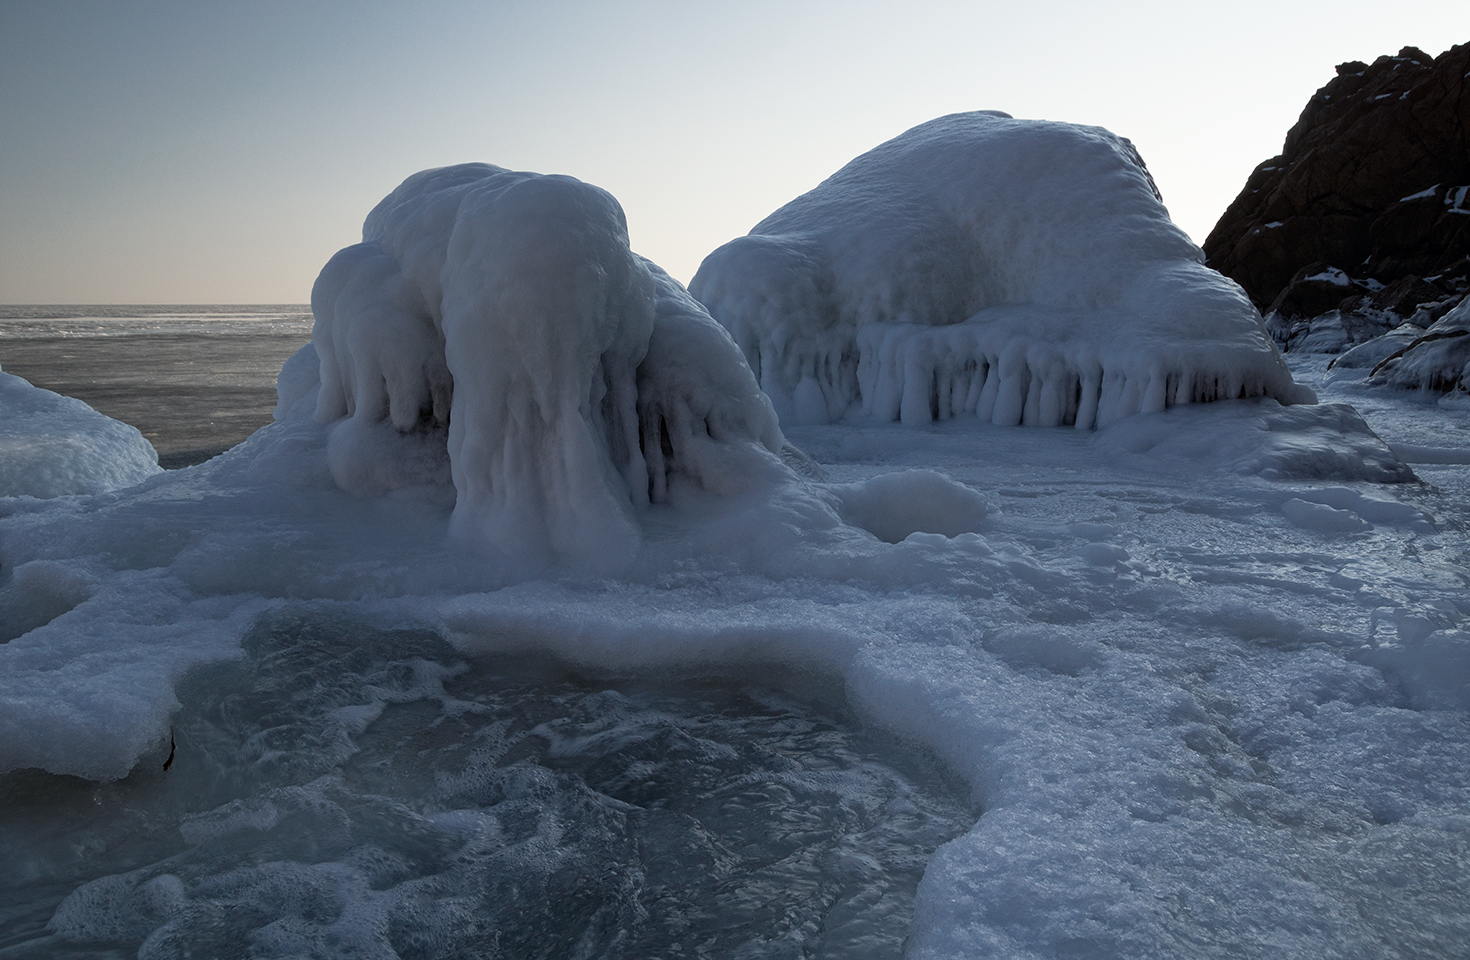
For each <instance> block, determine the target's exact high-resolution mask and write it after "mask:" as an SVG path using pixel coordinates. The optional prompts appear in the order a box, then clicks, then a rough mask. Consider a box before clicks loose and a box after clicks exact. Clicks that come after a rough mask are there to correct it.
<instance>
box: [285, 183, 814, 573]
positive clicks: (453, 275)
mask: <svg viewBox="0 0 1470 960" xmlns="http://www.w3.org/2000/svg"><path fill="white" fill-rule="evenodd" d="M312 310H313V313H314V314H315V317H316V325H315V328H314V331H313V344H314V352H315V354H316V356H317V358H318V366H317V376H318V381H319V383H317V384H313V383H308V382H307V381H306V380H305V379H304V378H303V377H302V376H301V373H302V370H304V369H305V366H304V365H306V364H309V361H310V358H309V356H308V354H307V352H305V351H303V352H302V354H301V355H300V356H301V358H302V359H301V360H299V361H298V360H296V359H294V358H293V360H292V361H290V362H288V364H287V367H289V368H290V369H289V370H288V369H285V368H283V370H282V375H281V378H280V381H279V384H278V386H279V387H280V396H281V403H280V406H279V407H278V411H277V412H278V415H280V416H282V417H289V416H293V415H296V414H293V413H292V411H293V410H296V409H297V408H298V407H300V406H301V404H302V401H304V400H305V399H306V398H308V397H309V396H310V395H311V390H312V388H313V386H315V387H316V388H317V393H316V399H315V416H316V419H317V420H318V421H319V422H321V423H323V424H325V425H326V426H327V427H328V429H329V431H330V436H329V441H328V447H327V459H328V463H329V465H330V467H331V471H332V475H333V477H334V479H335V480H336V482H337V484H338V485H339V486H341V487H342V488H344V489H346V490H349V491H351V492H353V493H357V494H361V495H370V496H371V495H379V494H383V493H386V492H389V491H391V490H394V489H397V488H401V487H406V486H422V485H432V484H436V483H437V484H440V485H441V486H442V485H443V484H444V483H445V482H446V481H447V480H452V483H453V500H454V512H453V516H452V518H451V521H450V529H451V531H452V532H454V533H456V534H458V535H460V536H464V537H470V538H475V539H480V540H483V541H488V542H489V543H491V544H493V545H495V546H496V547H497V548H498V549H500V550H502V551H503V552H505V553H507V554H509V555H511V556H513V557H516V558H518V559H523V560H526V561H530V562H532V563H542V562H551V561H560V560H569V561H572V562H573V563H574V564H575V565H577V566H579V567H581V568H584V569H592V570H609V571H610V570H616V569H618V568H620V567H621V566H623V565H624V564H626V563H627V562H628V561H629V560H630V559H631V557H632V556H633V554H634V552H635V551H636V550H637V547H638V544H639V542H640V539H641V533H640V527H639V514H640V512H641V511H643V510H646V509H647V508H648V507H649V506H650V504H654V503H662V502H666V501H668V500H669V499H670V497H671V496H672V495H673V494H674V493H675V492H676V491H677V490H678V489H679V488H680V486H681V485H683V484H690V485H693V486H694V487H697V488H700V489H703V490H709V491H712V492H715V493H730V492H734V491H738V490H742V489H748V488H749V486H750V484H752V483H755V482H758V481H759V479H760V478H762V477H771V476H774V475H776V474H781V473H783V472H784V471H785V468H784V467H782V466H781V460H780V458H779V452H780V450H781V448H782V444H783V442H784V441H783V438H782V436H781V431H780V428H779V426H778V425H777V421H776V416H775V413H774V411H773V410H772V408H771V405H770V402H769V401H768V400H767V399H766V398H765V396H764V395H763V394H762V393H761V392H760V387H759V385H758V384H757V383H756V381H755V378H754V376H753V375H752V374H751V372H750V369H749V368H748V367H747V366H746V363H745V360H744V358H743V356H742V355H741V353H740V350H739V348H737V347H736V346H735V343H734V342H733V341H732V340H731V338H730V336H729V334H728V333H726V331H725V330H724V329H723V328H722V327H720V326H719V324H717V323H715V322H714V320H713V319H711V317H710V316H709V313H708V312H707V311H706V310H705V309H704V307H702V306H701V305H700V304H699V303H697V302H696V301H695V300H694V299H693V298H691V297H690V296H689V295H688V294H687V293H686V292H685V290H684V289H683V287H682V286H680V285H679V284H678V283H676V282H675V281H674V280H672V279H671V278H669V276H668V275H667V274H665V273H664V272H663V271H662V270H660V269H659V268H658V267H656V266H655V265H653V264H652V263H650V262H649V261H647V260H644V259H643V258H641V257H639V256H638V255H637V254H635V253H633V251H632V250H631V249H630V248H629V246H628V228H627V222H626V220H625V219H624V215H623V210H622V208H621V207H620V206H619V205H618V202H617V200H615V199H614V198H613V197H612V195H611V194H609V193H607V192H606V191H604V190H601V189H599V188H597V187H594V186H592V185H590V184H586V183H583V182H582V181H580V180H576V179H574V178H572V177H565V176H542V175H540V174H533V173H523V172H516V171H510V170H503V169H501V168H499V167H494V166H490V165H488V164H464V165H461V166H457V167H446V168H443V169H438V170H426V171H424V172H422V173H418V174H415V175H414V176H412V177H409V178H408V179H407V180H405V181H404V182H403V184H401V185H400V186H399V187H398V188H397V189H396V190H394V191H393V192H392V193H391V194H389V195H388V196H387V197H386V198H384V200H383V201H382V202H381V203H379V204H378V206H377V207H376V208H374V210H373V211H372V213H370V214H369V215H368V218H367V221H366V222H365V223H364V226H363V240H362V242H361V243H359V244H355V245H353V246H350V247H347V248H346V249H344V250H342V251H340V252H339V253H338V254H337V255H336V256H334V257H333V258H332V259H331V260H330V261H329V262H328V263H327V265H326V267H325V268H323V270H322V272H321V275H320V276H319V277H318V279H317V282H316V286H315V287H314V289H313V291H312Z"/></svg>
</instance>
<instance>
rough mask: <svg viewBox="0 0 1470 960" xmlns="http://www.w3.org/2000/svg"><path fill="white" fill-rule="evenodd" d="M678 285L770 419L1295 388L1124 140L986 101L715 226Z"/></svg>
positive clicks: (1114, 411) (1098, 406)
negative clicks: (753, 221)
mask: <svg viewBox="0 0 1470 960" xmlns="http://www.w3.org/2000/svg"><path fill="white" fill-rule="evenodd" d="M690 290H691V291H692V292H693V293H694V295H695V296H696V297H697V298H698V299H699V300H700V301H701V302H702V303H704V304H705V305H706V306H707V307H709V309H710V312H711V313H712V314H713V315H714V316H715V318H716V319H717V320H719V321H720V322H721V323H722V324H724V325H725V326H726V327H727V328H728V329H729V330H730V331H731V333H732V334H733V335H734V337H735V340H736V342H737V343H739V344H740V347H741V349H742V350H743V351H744V352H745V356H746V358H747V360H749V361H750V365H751V368H752V369H753V370H754V371H755V372H756V374H757V376H758V377H759V378H760V382H761V387H762V388H763V389H764V390H765V391H766V393H767V394H769V395H770V397H771V399H772V401H773V402H774V403H775V405H776V409H777V411H778V412H779V413H780V415H781V418H782V421H783V422H786V423H788V424H789V423H826V422H829V421H832V420H838V419H841V418H842V417H843V416H845V415H846V414H847V413H848V412H849V411H850V410H852V409H854V408H861V409H862V410H863V411H865V412H867V413H869V414H872V415H874V416H877V417H879V418H880V419H884V420H900V419H901V420H902V421H903V422H904V423H906V424H924V423H929V422H931V421H933V420H936V419H938V420H945V419H948V418H950V417H952V416H958V415H961V414H974V415H976V416H978V417H979V418H980V419H982V420H986V421H989V422H992V423H995V424H998V425H1002V426H1014V425H1016V424H1026V425H1039V426H1057V425H1060V424H1074V425H1076V426H1078V427H1080V428H1089V427H1093V426H1103V425H1106V424H1108V423H1111V422H1113V421H1115V420H1118V419H1120V418H1122V417H1125V416H1128V415H1130V414H1133V413H1138V412H1140V411H1142V412H1145V413H1147V412H1157V411H1160V410H1163V409H1164V408H1166V407H1169V406H1174V405H1176V404H1181V403H1189V402H1204V401H1210V400H1217V399H1239V398H1248V397H1258V396H1265V397H1272V398H1275V399H1277V400H1279V401H1281V402H1282V403H1302V402H1311V400H1312V399H1313V398H1312V396H1311V394H1310V391H1308V390H1306V389H1304V388H1302V387H1300V386H1299V385H1297V384H1295V383H1294V382H1293V381H1292V378H1291V375H1290V373H1289V372H1288V371H1287V369H1286V367H1285V366H1284V365H1283V364H1282V362H1281V359H1280V357H1279V356H1278V354H1277V352H1276V350H1275V348H1274V347H1273V346H1272V344H1271V342H1270V339H1269V337H1268V336H1267V335H1266V333H1265V331H1264V328H1263V327H1262V325H1261V318H1260V314H1259V313H1258V312H1257V311H1256V309H1255V308H1254V307H1253V306H1252V305H1251V303H1250V300H1249V299H1248V298H1247V297H1246V295H1245V293H1244V291H1242V290H1241V289H1240V287H1239V286H1238V285H1236V284H1235V283H1234V282H1232V281H1231V280H1229V279H1227V278H1225V277H1222V276H1221V275H1220V274H1218V273H1216V272H1215V271H1213V270H1210V269H1208V268H1207V267H1205V266H1204V255H1203V254H1202V253H1201V251H1200V250H1199V248H1198V247H1196V246H1195V245H1194V244H1193V243H1192V242H1191V241H1190V240H1189V238H1188V237H1187V236H1186V235H1185V234H1184V233H1183V231H1181V230H1180V229H1179V228H1178V227H1176V226H1174V224H1173V223H1172V222H1171V221H1170V220H1169V215H1168V211H1166V210H1165V209H1164V206H1163V204H1162V202H1160V199H1159V196H1158V192H1157V190H1156V188H1155V187H1154V184H1153V180H1152V178H1151V177H1150V176H1149V175H1148V172H1147V170H1146V169H1145V168H1144V165H1143V161H1142V160H1141V159H1140V158H1139V156H1138V153H1137V151H1136V150H1135V149H1134V148H1133V145H1132V144H1131V143H1129V142H1128V141H1127V140H1124V139H1122V138H1120V137H1117V136H1115V135H1114V134H1112V133H1109V132H1108V131H1106V130H1103V129H1101V128H1099V127H1083V126H1076V125H1073V124H1065V123H1053V122H1043V121H1035V120H1016V119H1013V118H1011V117H1009V116H1007V115H1005V114H1002V113H997V112H993V111H986V112H978V113H962V114H953V115H951V116H947V117H941V118H939V119H937V120H931V121H929V122H928V123H924V124H920V125H919V126H917V127H914V128H913V129H912V130H909V131H908V132H906V133H904V134H902V135H901V136H898V137H896V138H894V139H893V140H890V141H888V142H887V143H884V144H882V145H881V146H878V147H876V148H874V149H873V150H871V151H869V152H868V153H866V154H863V155H862V156H860V157H858V158H857V159H855V160H853V161H852V162H851V163H849V164H848V165H847V166H845V167H843V168H842V169H841V170H839V171H837V173H835V174H833V175H832V176H831V177H829V178H827V179H826V180H825V181H823V182H822V183H821V184H820V185H819V186H817V187H816V188H815V189H813V190H811V191H810V192H808V193H806V194H803V195H802V196H800V197H798V198H797V199H795V200H793V201H791V202H790V203H788V204H787V205H786V206H784V207H782V208H781V209H779V210H777V211H776V212H775V213H773V214H771V215H770V216H769V217H767V218H766V219H764V220H762V221H761V222H760V223H759V224H757V225H756V226H755V228H754V229H753V230H751V232H750V234H749V235H748V236H745V237H741V238H739V239H737V240H732V241H731V242H729V243H727V244H725V245H724V246H722V247H720V248H719V249H718V250H716V251H715V252H714V253H712V254H710V255H709V257H707V258H706V259H705V261H704V263H703V264H702V265H701V266H700V268H699V272H698V273H697V274H696V275H695V277H694V280H693V282H692V283H691V284H690Z"/></svg>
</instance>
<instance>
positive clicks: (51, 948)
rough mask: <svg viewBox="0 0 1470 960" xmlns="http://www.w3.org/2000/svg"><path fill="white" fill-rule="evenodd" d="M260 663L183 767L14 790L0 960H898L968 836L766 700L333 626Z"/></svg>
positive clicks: (268, 625) (199, 722)
mask: <svg viewBox="0 0 1470 960" xmlns="http://www.w3.org/2000/svg"><path fill="white" fill-rule="evenodd" d="M245 647H246V656H245V658H244V659H242V660H240V661H238V662H235V663H231V664H226V665H221V666H217V667H213V668H210V669H208V670H205V671H201V672H199V673H198V674H196V675H195V676H193V677H191V678H190V680H189V681H188V682H187V683H186V684H185V685H184V687H183V688H182V689H181V691H180V697H181V700H182V702H183V707H182V710H181V712H180V713H179V715H178V717H177V718H176V727H175V744H176V748H177V749H176V753H175V756H174V761H173V764H172V765H171V767H170V769H169V770H168V772H166V773H165V772H164V771H163V770H162V769H161V767H162V761H163V757H162V756H160V757H158V758H155V759H153V760H151V761H149V762H148V763H146V764H145V766H146V768H147V769H144V770H139V771H135V772H134V774H133V775H132V776H130V777H129V778H128V779H127V780H124V781H121V782H118V783H115V784H108V785H100V786H99V785H96V784H90V783H86V782H84V781H80V780H75V779H71V778H62V777H52V776H48V775H41V774H36V773H27V774H22V775H18V776H11V777H8V778H5V779H4V780H0V788H3V791H4V793H3V796H4V800H3V801H0V803H3V815H0V824H3V826H0V843H3V845H4V849H6V850H7V857H6V860H7V865H6V866H5V867H4V868H3V871H4V876H3V879H0V884H3V887H4V889H0V901H3V903H4V904H6V905H5V906H3V907H0V929H3V930H5V931H6V932H5V934H4V935H3V936H0V957H7V958H9V957H52V956H112V955H118V956H129V955H133V954H134V952H135V951H136V952H137V954H138V955H139V956H145V957H183V956H190V955H192V956H210V957H226V956H348V955H351V956H382V957H390V956H400V957H488V956H504V957H515V958H523V957H525V958H530V957H546V958H552V957H568V958H570V957H595V956H601V957H626V958H645V957H670V958H674V957H692V956H710V957H736V956H738V957H801V956H823V957H895V956H897V955H898V954H899V953H900V951H901V949H902V943H903V939H904V936H905V934H906V932H907V927H908V923H909V918H910V914H911V911H912V902H913V895H914V890H915V888H916V886H917V884H918V880H919V878H920V876H921V875H922V872H923V867H924V864H925V862H926V861H927V859H928V858H929V856H930V855H931V854H932V852H933V851H934V850H935V848H936V847H938V845H939V844H941V843H943V842H944V841H945V840H947V839H949V838H950V837H952V836H955V835H956V834H958V833H959V832H961V831H963V830H964V829H965V828H966V827H968V826H969V825H970V824H971V823H972V822H973V820H974V817H975V815H976V811H975V810H973V809H972V808H971V807H970V806H969V805H968V804H967V803H966V802H965V801H964V799H963V798H962V797H961V796H960V795H959V793H958V792H957V791H956V790H955V789H954V788H953V787H952V786H950V785H948V784H947V783H946V782H945V780H944V779H943V778H942V777H941V776H940V774H939V773H938V772H937V770H936V768H934V767H933V766H932V764H929V763H928V762H927V761H925V760H924V759H922V758H921V757H919V756H916V753H915V751H913V750H912V749H910V748H906V747H904V746H903V745H901V744H898V743H895V742H892V741H889V740H886V739H884V738H882V737H879V736H876V735H874V734H872V733H870V732H867V731H864V730H862V729H861V728H860V727H858V726H857V725H856V724H854V723H852V722H850V721H848V720H845V719H843V718H841V717H840V716H839V715H838V713H837V711H833V710H824V709H819V708H816V707H813V706H811V705H809V704H806V703H802V702H797V701H795V700H792V699H790V698H789V697H787V696H784V695H782V694H779V693H775V692H773V691H770V690H762V689H756V688H751V687H744V688H741V687H738V686H735V685H731V684H715V683H701V684H691V683H683V684H678V685H674V684H665V685H662V686H660V687H652V686H649V685H646V684H645V685H642V686H635V685H631V684H625V683H612V682H607V681H603V682H596V681H589V680H588V679H586V678H577V677H574V676H571V675H569V674H568V673H567V672H566V671H565V670H563V669H558V668H555V667H554V666H552V665H548V664H531V663H527V662H517V663H507V662H496V663H480V664H475V665H470V664H466V663H465V662H463V660H462V659H461V658H459V657H458V656H457V655H456V654H455V653H454V651H453V650H452V649H451V648H449V647H448V646H447V645H446V644H445V643H444V642H443V641H442V640H440V639H439V638H438V637H437V636H435V635H433V634H430V633H425V632H412V631H396V632H384V631H377V630H373V629H370V628H368V627H365V626H363V625H362V624H359V623H348V622H344V621H341V620H334V619H331V618H328V617H326V616H324V615H314V616H309V615H305V614H299V613H298V614H294V615H290V616H286V615H279V616H277V617H275V618H274V619H271V620H268V621H266V622H262V623H261V624H260V625H258V626H257V627H256V628H255V629H254V630H253V631H252V633H251V634H250V636H249V637H248V638H247V641H246V644H245ZM53 912H54V918H53ZM48 921H49V924H50V925H49V929H48Z"/></svg>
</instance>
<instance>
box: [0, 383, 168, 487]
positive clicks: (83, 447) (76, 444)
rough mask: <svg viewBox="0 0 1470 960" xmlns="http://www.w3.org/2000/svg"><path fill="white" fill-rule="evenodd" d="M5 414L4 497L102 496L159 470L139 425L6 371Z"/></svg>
mask: <svg viewBox="0 0 1470 960" xmlns="http://www.w3.org/2000/svg"><path fill="white" fill-rule="evenodd" d="M0 412H3V413H0V497H22V496H25V497H43V498H44V497H60V496H65V495H67V494H78V493H101V492H103V491H106V490H113V489H117V488H119V487H127V486H132V485H133V484H135V483H140V482H142V481H143V480H146V479H148V478H149V477H151V476H153V475H154V474H155V473H158V472H159V469H158V453H157V452H156V451H155V450H154V449H153V445H152V444H150V443H149V442H148V441H147V440H146V439H145V438H144V437H143V435H142V434H141V433H139V432H138V430H137V429H136V428H135V427H130V426H128V425H127V424H125V423H119V422H118V421H116V420H113V419H111V418H110V417H104V416H103V415H102V414H100V413H98V412H97V411H95V410H93V409H92V408H91V407H89V406H87V405H86V404H85V403H83V402H82V401H80V400H77V399H74V398H72V397H63V396H62V395H61V394H59V393H52V392H51V391H50V390H42V389H41V388H39V387H33V386H31V384H29V383H27V382H26V381H25V380H22V379H21V378H20V377H16V376H12V375H10V374H8V373H0Z"/></svg>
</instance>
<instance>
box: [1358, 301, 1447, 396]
mask: <svg viewBox="0 0 1470 960" xmlns="http://www.w3.org/2000/svg"><path fill="white" fill-rule="evenodd" d="M1370 379H1371V380H1372V382H1374V383H1386V384H1389V385H1391V386H1395V387H1405V388H1408V389H1423V390H1454V389H1456V388H1459V389H1467V388H1470V296H1467V297H1465V298H1464V299H1462V300H1461V301H1460V303H1459V304H1458V305H1457V306H1456V307H1455V308H1454V309H1453V310H1451V311H1450V312H1448V313H1446V314H1445V315H1444V316H1442V317H1440V318H1439V319H1438V320H1436V321H1434V322H1433V323H1431V324H1430V325H1429V328H1428V329H1426V330H1425V331H1424V332H1423V333H1421V334H1420V335H1419V336H1417V337H1415V338H1414V339H1413V340H1411V341H1410V342H1409V343H1407V344H1405V345H1404V346H1403V347H1401V348H1400V349H1398V350H1396V351H1394V352H1393V353H1391V354H1389V355H1388V356H1386V357H1384V358H1383V359H1382V360H1381V361H1379V362H1378V363H1377V365H1375V366H1374V367H1373V370H1372V371H1371V373H1370Z"/></svg>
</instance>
